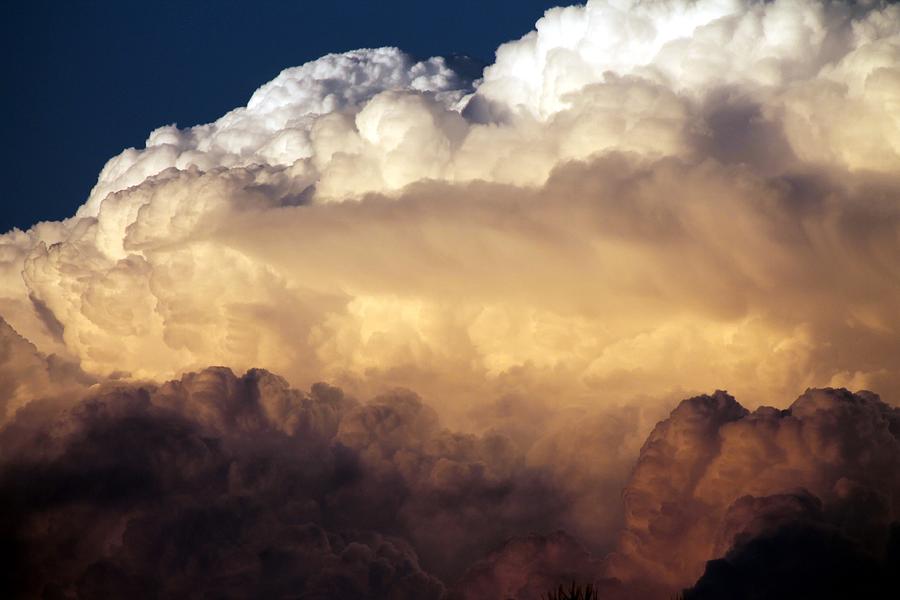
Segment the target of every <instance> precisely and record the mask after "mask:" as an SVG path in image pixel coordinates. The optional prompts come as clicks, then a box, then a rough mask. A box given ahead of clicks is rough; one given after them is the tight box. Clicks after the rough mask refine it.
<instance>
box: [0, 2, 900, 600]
mask: <svg viewBox="0 0 900 600" xmlns="http://www.w3.org/2000/svg"><path fill="white" fill-rule="evenodd" d="M451 63H452V61H448V60H445V59H443V58H440V57H435V58H429V59H426V60H421V61H419V60H416V59H413V58H411V57H409V56H407V55H406V54H404V53H403V52H402V51H401V50H398V49H396V48H380V49H361V50H356V51H352V52H347V53H343V54H332V55H328V56H325V57H322V58H320V59H318V60H316V61H313V62H310V63H307V64H305V65H301V66H298V67H294V68H290V69H287V70H285V71H283V72H282V73H281V74H280V75H278V76H277V77H276V78H275V79H273V80H272V81H270V82H268V83H266V84H264V85H263V86H261V87H260V88H259V89H258V90H257V91H256V93H254V94H253V96H252V97H251V98H250V100H249V101H248V103H247V105H246V106H244V107H238V108H236V109H234V110H232V111H231V112H229V113H227V114H226V115H224V116H222V117H221V118H219V119H218V120H216V121H214V122H213V123H209V124H201V125H196V126H193V127H178V126H177V125H174V124H173V125H166V126H163V127H160V128H159V129H156V130H155V131H153V132H151V133H150V134H149V136H148V139H147V142H146V144H145V146H144V147H143V148H129V149H126V150H124V151H123V152H122V153H120V154H119V155H118V156H116V157H113V158H112V159H110V161H109V162H108V163H107V164H106V166H105V167H104V168H103V170H102V171H101V173H100V174H99V176H98V180H97V183H96V185H95V187H94V189H93V190H92V192H91V194H90V197H89V198H87V199H73V207H74V206H75V205H76V204H77V203H78V202H80V201H82V200H83V203H82V204H81V206H80V208H78V209H77V210H75V211H74V215H73V216H72V217H71V218H69V219H66V220H63V221H59V222H43V223H37V224H35V225H34V226H33V227H31V228H30V229H28V230H27V231H21V230H13V231H10V232H8V233H5V234H3V235H2V236H0V317H2V320H0V384H2V390H0V457H2V458H0V490H2V494H0V502H2V503H3V509H4V510H3V511H2V512H3V517H2V525H0V526H2V530H3V531H2V533H3V537H4V539H5V540H8V542H7V543H6V545H5V547H4V551H3V552H4V557H3V558H4V561H5V563H6V564H8V565H12V567H13V568H11V569H10V570H9V571H8V574H7V575H5V576H4V580H3V582H4V585H5V586H7V587H9V588H10V589H13V590H15V591H17V592H19V593H21V594H24V595H26V596H29V597H40V596H41V595H45V596H47V597H54V596H60V595H62V596H63V597H66V596H68V597H73V596H74V597H110V596H124V595H126V594H127V595H134V596H147V597H166V596H168V597H172V596H196V595H201V594H207V595H209V596H211V597H238V596H247V595H262V596H275V597H278V596H289V595H291V594H299V593H305V594H306V595H307V597H335V595H336V596H338V597H342V598H343V597H347V598H382V597H383V598H440V597H447V598H455V597H463V598H469V599H476V598H482V597H483V598H489V597H490V598H495V597H499V596H498V595H513V596H516V597H520V598H521V599H525V598H530V597H537V596H539V595H540V593H541V592H542V590H543V589H544V588H545V587H546V586H548V585H554V584H555V583H561V582H563V581H561V580H565V579H579V580H583V581H585V582H586V581H589V580H590V581H593V582H594V583H596V584H597V585H598V586H599V589H600V590H601V591H602V592H603V593H605V594H607V595H609V596H610V597H617V595H622V597H629V598H640V597H644V596H646V597H648V598H653V597H668V596H670V595H671V594H673V593H676V592H678V591H680V590H682V589H688V592H686V594H687V596H688V597H691V598H694V597H695V598H708V597H722V596H723V595H725V596H727V595H729V594H733V593H734V590H735V589H743V590H751V591H752V589H751V588H752V586H751V587H748V586H750V583H752V584H753V585H756V584H758V583H759V581H758V579H759V578H758V577H757V575H756V574H758V573H759V572H761V571H767V572H772V573H774V574H773V576H772V578H771V582H772V585H774V586H775V587H776V588H777V590H778V593H781V594H782V596H784V597H790V596H791V594H795V595H796V594H797V593H799V592H798V590H799V589H801V588H802V589H804V590H807V591H809V590H821V589H826V590H845V589H853V586H856V585H862V583H860V582H865V585H867V586H870V588H871V589H879V590H880V589H889V588H890V586H891V585H895V584H896V582H895V581H892V580H891V579H890V576H889V575H890V572H891V565H892V564H893V563H892V562H891V561H896V557H897V554H898V553H897V550H896V548H897V544H898V542H897V533H896V525H893V523H895V522H896V521H897V519H898V512H900V505H898V504H897V502H898V500H897V499H898V498H900V478H898V476H897V473H898V472H900V471H898V468H900V451H898V447H900V443H898V435H900V417H898V413H897V409H896V408H894V406H895V403H896V402H897V398H898V395H900V371H898V369H897V365H900V310H898V308H900V176H898V173H900V131H898V127H900V7H898V6H897V5H894V4H888V3H880V2H869V3H844V2H825V3H823V2H814V1H812V0H796V1H783V0H778V1H775V2H757V1H751V0H699V1H697V2H687V1H681V0H654V1H638V0H622V1H619V0H615V1H614V0H597V1H593V0H592V1H590V2H588V3H587V4H586V5H584V6H574V7H568V8H556V9H552V10H550V11H548V12H547V13H546V14H545V15H544V17H543V18H542V19H541V20H539V21H538V22H537V24H536V26H535V30H534V31H532V32H530V33H527V34H526V35H525V36H524V37H522V38H521V39H519V40H515V41H511V42H508V43H506V44H503V45H501V46H500V47H499V48H498V49H497V54H496V60H495V62H494V63H493V64H492V65H489V66H488V67H487V68H486V69H485V70H484V72H483V75H482V77H481V78H480V79H477V80H474V81H472V80H470V79H469V78H467V77H464V76H462V75H459V74H457V73H455V72H454V71H453V69H452V68H451V66H450V65H451ZM51 169H52V167H51V166H49V165H48V171H49V170H51ZM211 365H219V366H211ZM235 373H238V374H240V373H244V375H235ZM276 373H277V375H276ZM322 381H326V382H328V383H327V384H324V383H321V382H322ZM725 389H727V390H728V391H729V393H726V392H721V391H720V392H715V393H714V394H712V395H704V394H709V393H710V392H712V391H713V390H725ZM848 390H857V391H848ZM860 390H874V392H877V393H878V394H880V396H878V395H876V394H875V393H874V392H869V391H860ZM730 394H733V396H732V395H730ZM798 396H799V398H798V399H797V400H796V401H794V402H793V403H791V399H793V398H797V397H798ZM684 398H689V400H684V401H682V400H683V399H684ZM735 398H737V399H739V400H740V403H738V401H737V400H736V399H735ZM679 403H680V404H679ZM673 407H675V408H674V410H672V409H673ZM667 415H668V417H667ZM642 444H643V445H642ZM623 489H624V494H623V493H622V490H623ZM773 548H774V549H773ZM809 548H813V549H814V550H815V552H816V553H813V554H811V555H810V556H814V557H815V558H814V559H813V558H811V559H810V560H811V561H813V562H821V564H822V565H832V566H833V567H834V568H831V567H827V568H825V570H826V571H827V572H828V573H829V574H831V575H833V576H834V578H835V579H834V581H833V582H832V583H828V581H830V580H826V579H822V580H818V581H817V582H812V581H810V578H813V577H814V576H815V575H816V573H817V572H818V571H820V570H822V569H816V568H814V567H810V566H809V565H808V564H805V565H795V566H796V569H794V568H793V567H791V568H787V569H786V570H785V571H784V572H781V571H777V572H776V571H773V570H772V569H773V565H772V564H770V563H771V561H772V560H775V559H774V558H772V557H785V559H786V557H790V556H793V555H796V554H797V553H801V552H806V551H807V550H806V549H809ZM709 561H712V562H709ZM767 561H769V562H767ZM779 562H780V563H783V562H784V561H782V560H781V559H780V558H779ZM840 565H843V567H842V568H838V566H840ZM845 575H846V576H845ZM695 584H696V585H695ZM798 585H799V586H800V588H797V587H790V586H798ZM817 586H818V587H817ZM842 586H843V587H842ZM847 586H850V587H847ZM753 589H755V588H753ZM860 589H862V588H860ZM867 589H868V588H867ZM729 590H730V591H729ZM757 592H758V593H770V592H771V593H774V592H773V591H772V590H768V591H765V590H763V591H759V590H757V591H756V592H753V593H757ZM747 593H751V592H750V591H748V592H747ZM717 595H718V596H717ZM734 597H738V596H734ZM748 597H752V594H751V596H748Z"/></svg>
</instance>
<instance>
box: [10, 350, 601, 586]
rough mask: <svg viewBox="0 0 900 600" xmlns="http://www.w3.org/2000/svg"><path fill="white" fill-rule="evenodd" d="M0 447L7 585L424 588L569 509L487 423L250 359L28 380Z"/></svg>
mask: <svg viewBox="0 0 900 600" xmlns="http://www.w3.org/2000/svg"><path fill="white" fill-rule="evenodd" d="M0 451H2V452H0V455H2V456H3V458H2V460H0V490H2V493H0V497H2V498H4V500H3V508H4V510H3V518H2V522H0V529H2V533H3V536H2V537H3V539H4V547H3V555H4V558H5V560H7V564H10V565H12V566H13V568H10V569H8V570H6V572H7V573H8V574H7V575H6V577H5V579H4V581H3V584H4V586H5V588H6V589H7V591H8V593H12V594H14V595H15V594H24V595H38V596H40V595H45V594H53V593H58V594H72V593H77V594H79V596H80V597H82V596H83V597H104V596H109V595H120V594H122V593H125V592H126V591H128V590H132V591H134V592H135V593H138V595H146V596H155V595H195V594H213V595H217V594H226V595H228V594H230V593H232V592H231V591H229V590H232V591H233V590H236V589H237V590H241V593H242V594H243V593H254V594H255V593H260V594H275V595H278V594H284V593H298V592H299V591H303V592H304V593H310V594H325V595H328V594H331V595H332V597H333V595H334V594H338V595H339V596H340V597H342V598H344V597H347V598H353V597H360V598H363V597H367V598H368V597H376V598H378V597H391V598H394V597H411V598H438V597H441V596H442V594H444V593H445V588H446V587H447V586H449V585H450V584H452V583H453V582H455V581H456V580H457V579H458V578H459V577H460V576H461V575H462V574H463V573H464V572H465V571H466V569H467V568H468V567H469V565H470V564H471V563H472V562H474V561H475V560H476V559H477V558H478V557H483V556H486V555H487V554H488V553H489V552H490V551H491V550H493V549H495V548H497V547H499V546H501V545H502V544H503V543H504V541H505V540H507V539H508V538H510V537H511V536H513V535H515V534H517V533H518V532H522V531H529V530H534V531H542V530H545V529H548V528H549V529H552V528H554V527H557V528H558V527H560V526H561V525H563V524H568V525H571V524H573V523H575V522H577V520H578V519H579V518H582V516H581V514H580V513H579V512H578V511H577V510H574V511H573V509H572V507H571V506H570V502H569V498H570V497H571V496H572V491H571V489H572V487H573V486H572V485H570V486H569V488H568V489H557V487H556V486H557V483H556V479H555V478H554V477H553V473H552V472H551V468H550V467H547V466H545V465H531V464H529V462H528V460H527V458H526V453H527V448H522V447H520V446H518V445H517V444H516V443H515V442H514V441H513V440H511V439H510V438H508V437H506V436H504V435H502V434H500V433H488V434H485V435H482V436H476V435H472V434H465V433H461V432H455V431H450V430H448V429H446V428H445V427H444V426H442V424H441V423H440V420H439V418H438V416H437V414H436V413H435V412H434V411H433V410H432V409H431V408H430V407H428V406H426V405H424V404H423V403H422V401H421V400H420V399H419V398H418V397H417V396H416V395H414V394H412V393H411V392H395V393H393V394H389V395H383V396H379V397H376V398H374V399H372V400H370V401H369V402H366V403H359V402H358V401H356V400H354V399H352V398H349V397H347V396H346V395H345V394H344V393H343V392H342V391H341V390H340V389H338V388H335V387H331V386H328V385H325V384H317V385H314V386H313V387H312V388H311V390H310V391H309V392H301V391H299V390H296V389H294V388H291V387H290V386H289V385H288V384H287V383H286V382H285V381H284V379H282V378H280V377H278V376H276V375H273V374H270V373H268V372H266V371H262V370H253V371H250V372H248V373H247V374H245V375H244V376H243V377H236V376H235V375H234V374H233V373H232V372H231V371H230V370H228V369H225V368H221V367H217V368H208V369H205V370H203V371H200V372H195V373H190V374H187V375H185V376H184V377H182V378H181V379H179V380H174V381H170V382H167V383H164V384H162V385H157V384H149V383H148V384H136V383H124V382H106V383H103V384H101V385H98V386H94V387H92V388H91V389H90V390H88V391H87V392H85V393H84V394H83V396H82V397H81V398H80V399H79V400H77V401H72V400H69V401H68V402H66V403H58V402H54V401H53V399H51V398H48V399H35V400H33V401H32V402H30V403H28V404H26V405H25V406H24V407H23V408H21V409H20V410H19V411H18V412H17V413H16V415H15V417H14V418H13V419H12V421H11V422H9V423H8V424H7V425H6V426H5V427H4V428H3V429H0ZM580 460H583V459H580ZM567 462H568V460H566V459H565V458H561V459H558V464H562V465H565V464H567ZM577 485H579V486H584V487H588V486H589V484H588V483H586V482H578V484H577ZM570 513H571V514H570ZM560 535H562V534H560ZM589 541H590V540H589ZM567 543H569V542H567ZM571 543H575V542H571ZM548 568H549V567H548ZM553 573H555V571H554V570H553V569H550V571H548V573H547V574H546V575H545V576H543V578H542V579H540V581H541V582H545V581H548V582H550V583H553V582H554V581H555V580H554V579H553V577H551V575H553ZM323 597H324V596H323Z"/></svg>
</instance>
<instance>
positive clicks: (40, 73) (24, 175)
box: [0, 0, 555, 231]
mask: <svg viewBox="0 0 900 600" xmlns="http://www.w3.org/2000/svg"><path fill="white" fill-rule="evenodd" d="M554 5H555V3H553V2H540V1H534V0H524V1H517V2H513V1H510V0H499V1H497V2H475V1H471V0H463V1H461V2H458V3H456V4H455V5H454V10H452V11H447V10H445V9H444V8H441V9H438V7H436V6H435V5H433V4H432V3H428V2H412V1H398V0H386V1H375V0H372V1H359V0H355V1H351V2H308V1H290V0H261V1H260V2H259V3H257V4H255V5H254V6H253V8H252V9H250V8H249V7H248V5H247V3H246V2H240V1H235V0H223V1H221V2H215V3H209V2H176V1H170V0H163V1H161V2H154V3H153V4H152V5H150V4H146V3H139V2H112V1H104V0H100V1H94V0H89V1H86V2H48V1H46V0H36V1H34V2H15V1H10V2H3V5H2V7H0V11H2V19H0V51H2V53H3V56H4V61H3V62H4V82H5V83H4V88H5V89H6V90H8V92H7V93H4V94H3V95H2V97H0V110H2V111H3V114H5V115H7V118H6V119H3V124H2V125H0V128H2V129H0V137H2V139H3V140H7V142H6V143H4V144H3V149H2V150H0V152H2V161H0V164H2V167H0V169H2V172H0V177H2V179H3V181H6V182H7V185H8V187H7V189H6V190H4V198H5V200H4V202H3V205H4V210H3V211H2V215H0V231H7V230H9V229H11V228H12V227H19V228H25V227H27V226H29V225H31V224H32V223H35V222H37V221H39V220H49V219H54V220H55V219H60V218H62V217H64V216H66V215H67V214H68V213H70V212H71V210H72V208H73V207H75V206H78V205H79V204H81V203H82V202H83V201H84V199H85V198H87V196H88V193H89V192H90V190H91V187H92V186H93V185H94V183H95V182H96V173H97V172H98V171H99V170H100V168H101V167H102V166H103V164H104V163H105V162H106V161H107V160H108V159H109V158H111V157H112V156H114V155H115V154H117V153H118V152H119V151H120V150H121V149H122V148H125V147H128V146H136V147H140V146H141V145H143V143H144V140H145V139H146V136H147V132H148V131H150V130H152V129H155V128H156V127H159V126H161V125H166V124H170V123H178V124H179V125H182V126H186V125H194V124H197V123H206V122H208V121H211V120H213V119H215V118H216V117H217V116H219V115H221V114H223V113H225V112H226V111H227V110H229V109H230V108H232V107H234V106H238V105H240V104H243V103H244V102H246V100H247V99H248V98H249V97H250V95H251V94H252V93H253V91H254V90H255V89H256V88H257V87H258V86H259V85H260V84H261V83H262V82H264V81H268V80H269V79H271V78H272V77H274V76H275V75H276V74H278V72H279V71H281V70H282V69H284V68H286V67H290V66H294V65H299V64H302V63H304V62H307V61H309V60H313V59H315V58H318V57H319V56H322V55H324V54H328V53H330V52H343V51H345V50H352V49H355V48H366V47H379V46H391V45H393V46H398V47H400V48H402V49H403V50H405V51H406V52H409V53H411V54H413V55H416V56H420V57H425V58H427V57H429V56H435V55H444V54H451V53H459V54H465V55H469V56H472V57H476V58H478V59H479V60H481V61H483V62H484V63H490V62H492V61H493V53H494V49H495V48H496V47H497V45H499V44H500V43H501V42H503V41H505V40H508V39H512V38H513V37H516V36H518V35H519V34H521V32H523V31H526V30H527V29H528V28H529V27H530V26H531V25H532V24H533V23H534V21H535V20H537V18H538V17H539V16H540V15H541V14H542V13H543V11H544V10H546V9H547V8H549V7H552V6H554ZM476 17H477V18H476ZM248 50H250V51H248ZM47 162H52V163H53V164H54V165H55V174H54V176H53V177H43V176H42V175H41V174H42V170H43V165H44V164H46V163H47Z"/></svg>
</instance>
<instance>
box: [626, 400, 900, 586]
mask: <svg viewBox="0 0 900 600" xmlns="http://www.w3.org/2000/svg"><path fill="white" fill-rule="evenodd" d="M898 466H900V411H898V409H897V408H894V407H892V406H890V405H888V404H885V403H884V402H882V401H881V400H880V399H879V398H878V397H877V396H876V395H874V394H872V393H869V392H859V393H856V394H853V393H850V392H848V391H847V390H843V389H840V390H834V389H820V390H808V391H807V392H806V393H804V394H803V395H802V396H800V397H799V398H798V399H797V400H796V401H795V402H794V403H793V404H791V406H790V407H789V408H788V409H785V410H778V409H774V408H770V407H762V408H759V409H757V410H756V411H754V412H748V411H747V410H746V409H744V408H743V407H742V406H741V405H740V404H738V403H737V402H736V401H735V400H734V398H732V397H731V396H729V395H728V394H726V393H724V392H717V393H716V394H714V395H712V396H699V397H696V398H692V399H689V400H685V401H684V402H682V403H681V404H680V405H679V406H678V407H677V408H676V409H675V410H674V411H673V412H672V414H671V416H670V417H669V418H668V419H666V420H665V421H662V422H660V423H659V424H658V425H657V426H656V427H655V428H654V430H653V433H652V434H651V435H650V437H649V438H648V439H647V441H646V442H645V444H644V447H643V448H642V449H641V456H640V458H639V459H638V462H637V465H636V467H635V470H634V472H633V474H632V476H631V479H630V481H629V483H628V485H627V486H626V488H625V492H624V499H625V515H626V517H625V523H626V525H625V530H624V533H623V536H622V540H621V543H620V546H619V550H618V554H617V555H616V556H615V557H614V558H613V565H612V568H611V573H612V574H614V575H617V576H618V577H620V578H621V579H623V580H625V581H628V580H630V579H634V578H640V577H649V578H650V579H651V580H655V581H659V582H664V583H665V584H666V585H668V586H669V587H670V588H675V589H677V588H679V587H687V586H689V585H690V584H691V583H692V582H693V580H694V579H696V578H697V577H698V576H699V575H700V574H701V573H702V572H703V567H704V564H706V561H708V560H712V559H714V558H716V557H719V556H722V555H725V561H726V563H716V564H712V563H711V564H710V566H708V567H707V571H706V575H705V576H704V579H701V581H700V583H699V584H698V588H697V593H698V594H700V592H701V591H702V590H703V589H705V586H707V585H713V584H712V583H710V582H711V581H712V582H715V581H718V578H719V577H720V576H721V577H723V578H724V580H725V581H726V582H728V581H730V582H731V583H730V584H729V585H742V584H740V583H739V581H738V579H732V575H730V574H722V571H721V569H725V571H728V569H731V568H732V567H734V569H736V571H735V573H734V577H748V578H752V577H754V575H753V574H752V573H753V571H752V569H757V568H760V569H765V568H767V567H765V566H764V565H763V563H762V562H759V561H760V560H762V559H760V558H758V557H757V554H758V553H761V552H762V553H765V552H766V551H765V550H764V548H768V547H770V546H772V545H774V546H780V545H782V542H784V543H783V545H782V547H781V548H780V549H779V550H778V552H779V553H781V552H783V553H784V555H783V556H785V557H787V556H790V555H791V554H792V553H793V552H794V550H791V548H794V544H796V545H797V548H796V551H797V552H801V551H802V548H806V547H808V546H809V545H810V544H812V545H815V544H817V542H816V541H815V540H818V539H822V540H825V542H822V543H824V544H825V547H823V548H822V550H821V552H822V554H821V556H820V558H822V561H821V562H820V563H819V562H818V561H817V560H816V559H811V562H810V566H809V567H803V568H802V569H801V570H796V572H795V570H794V567H791V566H785V567H784V570H783V571H778V573H779V574H778V575H777V577H774V580H773V581H772V582H770V583H771V585H773V586H775V587H777V588H779V589H780V588H781V586H784V585H787V584H786V580H787V579H790V578H792V577H796V578H801V579H802V578H809V577H813V576H814V574H815V573H816V572H817V571H818V570H820V569H822V568H823V567H822V566H821V565H824V564H827V561H826V558H827V560H833V561H836V562H837V563H842V562H843V563H846V564H845V565H844V567H842V568H841V570H840V571H838V572H833V575H834V577H836V578H841V577H845V578H846V577H849V576H850V575H851V574H852V575H853V577H854V578H859V579H853V581H858V580H866V579H868V578H869V575H868V574H867V573H869V571H868V570H871V569H875V570H876V571H878V569H880V567H878V566H877V565H878V564H879V562H878V561H879V560H880V557H881V556H882V555H883V553H884V548H885V547H886V544H887V543H888V537H889V535H890V533H889V532H890V531H891V523H892V522H893V521H895V520H896V519H897V515H898V513H900V506H898V505H897V501H896V499H897V497H898V496H897V492H898V489H897V486H898V480H897V478H896V476H895V475H894V474H895V473H896V469H897V468H898ZM830 532H831V533H830ZM779 540H781V541H779ZM828 540H833V548H829V547H828V546H829V544H832V541H828ZM820 547H821V544H820ZM832 550H833V552H834V554H833V555H832V554H829V553H830V552H832ZM851 554H852V555H853V556H857V555H858V556H859V557H860V558H858V559H856V558H855V559H854V560H857V561H862V562H861V563H857V562H852V561H850V562H848V561H849V560H850V559H849V558H847V560H845V558H844V557H847V556H849V555H851ZM779 556H781V554H779ZM817 556H818V555H817ZM866 557H868V558H866ZM765 560H766V561H769V560H773V561H776V562H777V560H776V559H774V558H772V557H771V556H770V557H768V558H766V559H765ZM770 564H775V562H772V563H770ZM812 564H819V566H818V567H812V566H811V565H812ZM863 564H865V565H870V566H867V567H865V568H862V566H860V565H863ZM729 565H730V566H729ZM857 566H859V567H860V568H859V569H857ZM797 568H798V569H800V567H797ZM745 569H746V570H745ZM807 569H808V570H807ZM867 569H868V570H867ZM728 573H730V572H728ZM792 573H793V574H792ZM840 573H844V575H841V574H840ZM879 576H880V575H879ZM782 577H783V578H786V579H785V581H782V580H781V579H780V578H782ZM824 581H827V580H825V579H821V578H819V579H818V583H816V585H823V583H822V582H824ZM873 581H874V580H873ZM845 583H846V582H845ZM716 585H718V584H716ZM722 585H725V583H723V584H722ZM760 585H769V583H766V584H760ZM801 585H804V586H805V585H807V583H802V584H801ZM842 585H843V584H842ZM871 585H874V586H876V587H878V586H879V584H878V582H877V581H875V583H872V584H871ZM761 589H762V588H761ZM784 589H795V588H793V587H788V588H784ZM784 589H782V590H781V591H780V592H779V593H785V594H786V593H787V592H785V591H784ZM704 593H706V592H704ZM721 593H725V592H721ZM747 593H749V592H747ZM789 595H790V594H788V596H789ZM814 595H815V594H814ZM788 596H784V597H788ZM697 597H708V596H703V595H698V596H697Z"/></svg>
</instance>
